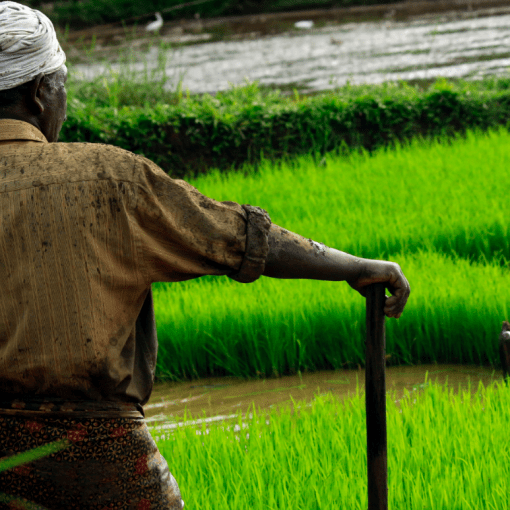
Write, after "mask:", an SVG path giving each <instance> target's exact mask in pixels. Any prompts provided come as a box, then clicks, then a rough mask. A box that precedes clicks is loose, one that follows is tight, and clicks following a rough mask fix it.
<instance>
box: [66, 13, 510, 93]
mask: <svg viewBox="0 0 510 510" xmlns="http://www.w3.org/2000/svg"><path fill="white" fill-rule="evenodd" d="M487 12H488V11H485V15H482V14H483V13H480V12H478V13H477V12H476V11H473V12H469V13H466V12H459V13H457V14H456V15H455V14H452V15H450V16H447V17H445V16H443V17H439V16H430V15H429V16H426V17H421V18H417V19H413V20H408V21H393V20H391V19H386V20H383V21H377V22H371V23H348V24H332V25H330V26H322V27H320V28H315V27H314V28H312V29H310V30H294V31H290V32H287V33H284V34H280V35H276V36H266V37H258V38H256V39H254V40H242V41H235V40H230V41H220V42H213V43H203V44H198V45H193V46H183V47H180V48H175V49H173V50H170V51H169V52H168V53H167V54H166V56H167V57H168V60H167V68H166V74H167V76H168V77H169V78H170V80H169V83H168V87H169V88H172V87H175V86H176V84H177V83H178V81H179V79H182V86H183V88H184V89H189V91H190V92H191V93H203V92H208V93H214V92H217V91H219V90H224V89H227V88H229V87H230V85H231V84H234V85H240V84H243V83H244V82H245V80H249V81H255V80H258V81H259V82H260V83H261V84H262V85H267V86H277V87H283V88H288V87H294V88H296V89H298V90H300V91H302V92H311V91H321V90H328V89H333V88H335V87H338V86H341V85H344V84H345V83H347V82H348V81H349V82H350V83H352V84H360V83H381V82H384V81H394V80H428V79H432V78H435V77H438V76H446V77H463V78H469V79H476V78H480V77H482V76H485V75H491V74H493V75H499V74H503V73H506V72H507V68H508V66H509V65H510V6H508V8H506V9H499V11H498V15H492V16H491V15H487ZM159 51H160V50H159V49H158V48H156V47H153V48H152V50H151V51H150V52H149V53H147V54H143V55H140V57H139V58H140V60H139V62H138V63H135V64H134V66H133V70H135V71H139V72H146V70H147V69H151V68H155V67H156V66H157V62H158V52H159ZM166 51H168V50H166ZM105 69H106V68H105V66H103V65H99V64H95V65H78V66H76V67H75V69H74V72H75V73H76V74H75V76H76V77H77V78H80V77H81V78H85V79H90V78H91V77H93V76H96V75H98V74H101V73H103V72H105ZM113 69H114V70H115V69H116V68H115V65H113Z"/></svg>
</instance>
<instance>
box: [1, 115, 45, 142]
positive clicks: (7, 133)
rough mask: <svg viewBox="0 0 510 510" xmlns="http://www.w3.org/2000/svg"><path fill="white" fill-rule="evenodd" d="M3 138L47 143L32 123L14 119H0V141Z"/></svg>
mask: <svg viewBox="0 0 510 510" xmlns="http://www.w3.org/2000/svg"><path fill="white" fill-rule="evenodd" d="M4 140H24V141H25V140H26V141H31V142H42V143H48V140H47V139H46V137H45V136H44V135H43V134H42V133H41V132H40V131H39V130H38V129H37V128H36V127H34V126H32V124H29V123H28V122H23V121H21V120H14V119H0V142H1V141H4Z"/></svg>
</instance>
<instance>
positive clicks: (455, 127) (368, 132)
mask: <svg viewBox="0 0 510 510" xmlns="http://www.w3.org/2000/svg"><path fill="white" fill-rule="evenodd" d="M164 69H165V65H164V63H161V64H160V65H159V66H158V67H157V68H155V69H152V70H150V69H147V70H146V72H145V74H144V73H141V74H142V77H141V78H140V77H139V78H138V79H135V77H134V72H133V73H132V72H131V71H130V67H129V65H127V64H126V63H122V64H121V65H120V66H119V67H118V68H117V72H116V73H113V74H109V75H108V74H107V75H105V76H102V77H100V78H97V79H95V80H93V81H92V82H80V81H74V82H73V80H72V79H71V83H70V86H69V89H70V90H69V108H68V109H69V112H68V120H67V122H66V123H65V124H64V128H63V130H62V134H61V140H62V141H66V142H75V141H80V142H83V141H88V142H101V143H111V144H114V145H117V146H120V147H123V148H125V149H128V150H131V151H132V152H135V153H138V154H143V155H144V156H146V157H147V158H149V159H151V160H153V161H155V162H156V163H157V164H159V165H160V166H161V167H162V168H163V169H164V170H165V171H166V172H168V173H169V174H170V175H171V176H172V177H189V176H190V175H197V174H199V173H204V172H207V171H208V170H209V169H210V168H212V167H214V168H221V169H223V170H228V169H231V168H239V167H241V166H243V165H244V164H246V163H249V164H252V165H256V164H258V163H259V162H260V160H261V159H263V158H281V157H286V156H292V155H299V154H309V153H320V154H325V153H327V152H328V151H333V150H337V151H343V152H344V153H345V152H349V151H352V150H353V149H356V148H365V149H367V150H369V151H373V150H375V149H377V148H379V147H383V146H387V145H391V144H394V143H395V142H398V141H403V140H409V139H410V138H412V137H415V136H424V137H434V136H438V135H441V134H443V135H448V136H452V135H453V134H456V133H463V132H465V131H466V130H467V129H473V128H477V129H484V130H485V129H488V128H491V127H495V126H499V125H503V126H506V125H507V124H508V119H509V118H510V90H509V85H510V78H490V79H486V80H484V81H479V82H476V81H475V82H466V81H458V82H452V81H446V80H444V79H440V80H437V81H435V82H434V83H432V84H431V85H430V86H426V87H424V88H420V87H419V86H411V85H408V84H405V83H386V84H383V85H363V86H345V87H341V88H339V89H338V90H336V91H334V92H329V93H321V94H317V95H315V96H301V95H299V94H297V93H294V94H293V95H286V94H284V93H283V92H281V91H279V90H267V89H262V88H260V87H259V86H258V85H257V84H256V83H253V84H249V85H246V86H243V87H234V88H232V89H231V90H229V91H226V92H220V93H218V94H216V95H215V96H211V95H208V94H204V95H202V96H190V95H189V94H185V93H183V91H182V90H181V89H179V87H178V84H177V83H176V84H170V83H168V78H167V77H166V75H165V72H164ZM71 76H72V68H71ZM172 85H174V86H173V87H172ZM172 91H173V92H172Z"/></svg>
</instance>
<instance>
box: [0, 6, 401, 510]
mask: <svg viewBox="0 0 510 510" xmlns="http://www.w3.org/2000/svg"><path fill="white" fill-rule="evenodd" d="M64 63H65V55H64V52H63V51H62V49H61V47H60V45H59V43H58V41H57V38H56V34H55V31H54V28H53V25H52V24H51V22H50V21H49V20H48V18H46V16H44V15H43V14H41V13H40V12H38V11H36V10H32V9H30V8H28V7H25V6H22V5H20V4H17V3H15V2H1V3H0V225H1V228H0V281H1V283H2V293H1V294H0V458H6V457H9V456H12V455H15V454H17V453H19V452H23V451H27V450H31V449H33V448H35V447H37V446H40V445H44V444H48V443H53V442H55V441H59V440H62V439H64V440H66V441H67V445H68V446H67V448H66V449H64V450H62V451H60V452H58V453H54V454H52V455H50V456H47V457H45V458H43V459H40V460H37V461H34V462H31V463H29V464H25V465H23V466H19V467H18V468H15V469H10V470H7V471H4V472H2V473H0V493H4V494H7V495H9V496H15V497H17V498H24V499H25V500H28V501H31V502H33V503H36V504H38V505H42V506H44V507H47V508H51V509H67V510H70V509H80V510H88V509H90V510H92V509H98V510H102V509H107V508H116V509H128V508H130V509H138V510H140V509H153V510H156V509H158V510H160V509H180V508H182V507H183V506H184V502H183V501H182V499H181V493H180V490H179V487H178V485H177V482H176V481H175V479H174V477H173V476H172V474H171V473H170V471H169V468H168V464H167V461H166V460H165V459H163V457H162V456H161V455H160V453H159V452H158V449H157V447H156V444H155V443H154V441H153V440H152V438H151V436H150V434H149V431H148V429H147V426H146V423H145V421H144V413H143V405H144V404H145V403H146V402H147V401H148V400H149V396H150V394H151V390H152V386H153V381H154V370H155V366H156V354H157V338H156V324H155V317H154V308H153V297H152V291H151V284H152V283H153V282H180V281H183V280H189V279H192V278H199V277H200V276H203V275H218V276H228V277H229V278H232V279H234V280H236V281H238V282H242V283H249V282H253V281H255V280H256V279H257V278H259V277H260V276H267V277H271V278H307V279H316V280H331V281H346V282H347V283H348V284H349V285H350V286H351V287H352V288H353V289H355V290H357V291H358V292H359V293H361V294H362V295H363V294H364V291H365V289H366V286H367V285H370V284H372V283H376V282H384V283H385V285H386V287H387V289H388V290H389V292H390V293H391V294H392V295H391V297H388V298H387V299H386V304H385V308H384V311H385V313H386V315H387V316H388V317H396V318H398V317H400V315H401V314H402V311H403V309H404V306H405V304H406V301H407V298H408V296H409V284H408V282H407V280H406V278H405V277H404V275H403V273H402V271H401V270H400V267H399V266H398V265H397V264H395V263H392V262H385V261H379V260H368V259H362V258H358V257H355V256H352V255H349V254H347V253H343V252H341V251H337V250H335V249H332V248H328V247H326V246H324V245H322V244H319V243H317V242H314V241H312V240H310V239H305V238H303V237H301V236H299V235H297V234H294V233H292V232H289V231H287V230H284V229H283V228H281V227H279V226H277V225H274V224H272V223H271V220H270V218H269V215H268V214H267V213H266V212H265V211H264V210H262V209H260V208H258V207H253V206H250V205H239V204H237V203H234V202H217V201H215V200H213V199H210V198H208V197H206V196H204V195H202V194H201V193H200V192H199V191H197V190H196V189H195V188H194V187H192V186H191V185H189V184H188V183H186V182H184V181H182V180H175V179H172V178H171V177H169V176H168V175H167V174H166V173H165V172H164V171H163V170H161V169H160V168H159V167H158V166H157V165H155V164H154V163H152V162H151V161H149V160H148V159H145V158H143V157H141V156H137V155H135V154H132V153H130V152H127V151H125V150H122V149H119V148H116V147H113V146H109V145H102V144H91V143H56V142H57V140H58V136H59V132H60V129H61V127H62V124H63V122H64V121H65V120H66V97H67V96H66V89H65V83H66V79H67V69H66V66H65V65H64ZM367 185H369V184H368V183H367ZM303 200H306V197H303ZM225 299H228V296H225ZM192 319H193V318H192V317H190V320H192ZM167 460H168V463H169V464H170V466H171V465H172V458H169V459H167ZM2 505H3V506H2ZM0 508H11V507H10V506H8V504H6V503H3V504H2V503H0Z"/></svg>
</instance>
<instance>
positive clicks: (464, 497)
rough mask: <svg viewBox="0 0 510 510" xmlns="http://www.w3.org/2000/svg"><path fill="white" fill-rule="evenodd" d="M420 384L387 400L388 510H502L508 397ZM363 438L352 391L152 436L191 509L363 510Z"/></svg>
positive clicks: (495, 387)
mask: <svg viewBox="0 0 510 510" xmlns="http://www.w3.org/2000/svg"><path fill="white" fill-rule="evenodd" d="M421 387H422V390H417V391H412V392H408V391H407V390H405V394H404V397H403V398H402V399H401V400H399V401H396V394H395V393H392V394H388V395H387V429H388V506H389V508H392V509H394V510H425V509H430V508H434V510H499V509H501V508H506V506H507V495H508V491H509V490H510V486H509V480H510V468H509V464H508V455H509V454H510V451H509V447H508V441H507V423H508V420H509V419H510V390H509V389H508V388H507V387H505V386H504V385H501V383H498V382H494V383H492V384H491V385H489V386H487V387H484V386H483V384H482V383H480V384H479V385H478V388H477V389H476V388H473V389H471V388H469V389H468V390H464V391H460V389H459V393H458V394H454V391H453V388H452V387H451V386H450V387H449V386H448V385H445V386H440V385H437V383H436V384H430V383H429V382H428V381H427V377H426V378H425V382H424V384H423V385H421ZM475 389H476V392H473V391H472V390H475ZM187 418H188V419H191V416H188V417H187ZM365 430H366V429H365V402H364V395H363V394H362V393H361V392H359V390H358V391H357V392H356V395H354V396H352V397H349V398H346V399H344V400H340V399H338V398H335V397H334V396H332V395H331V394H330V393H329V394H328V393H326V394H323V395H317V397H316V398H315V400H314V401H313V402H312V403H311V404H308V405H307V404H305V403H304V402H296V403H295V404H294V405H293V406H290V407H283V408H282V407H279V408H275V409H272V410H271V411H270V412H269V413H268V414H265V413H263V412H261V411H260V410H253V411H252V413H250V415H247V416H245V417H242V416H241V415H240V414H239V417H238V419H237V420H236V421H235V422H230V425H229V422H224V423H222V424H220V425H218V424H216V425H213V424H211V425H210V426H206V424H205V423H204V424H202V425H201V426H198V427H197V426H187V427H177V428H176V429H175V430H174V431H172V432H171V433H168V432H165V431H164V430H161V429H159V430H158V429H157V428H154V429H153V430H152V434H153V436H154V438H155V440H156V442H157V445H158V448H159V450H160V452H161V453H162V454H163V455H164V456H165V457H166V459H167V461H168V464H169V467H170V470H171V472H172V473H173V474H174V476H175V477H176V479H177V481H178V483H179V486H180V488H181V492H182V495H183V499H184V501H185V503H186V506H187V507H188V506H189V507H190V508H191V507H192V508H200V509H201V510H208V509H213V508H218V507H221V508H235V509H236V510H244V509H250V510H251V509H253V510H266V509H288V508H307V509H310V510H319V509H330V508H337V507H338V505H339V502H341V506H342V507H343V508H350V509H353V510H354V509H356V510H358V509H365V508H367V474H366V473H367V465H366V431H365Z"/></svg>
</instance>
